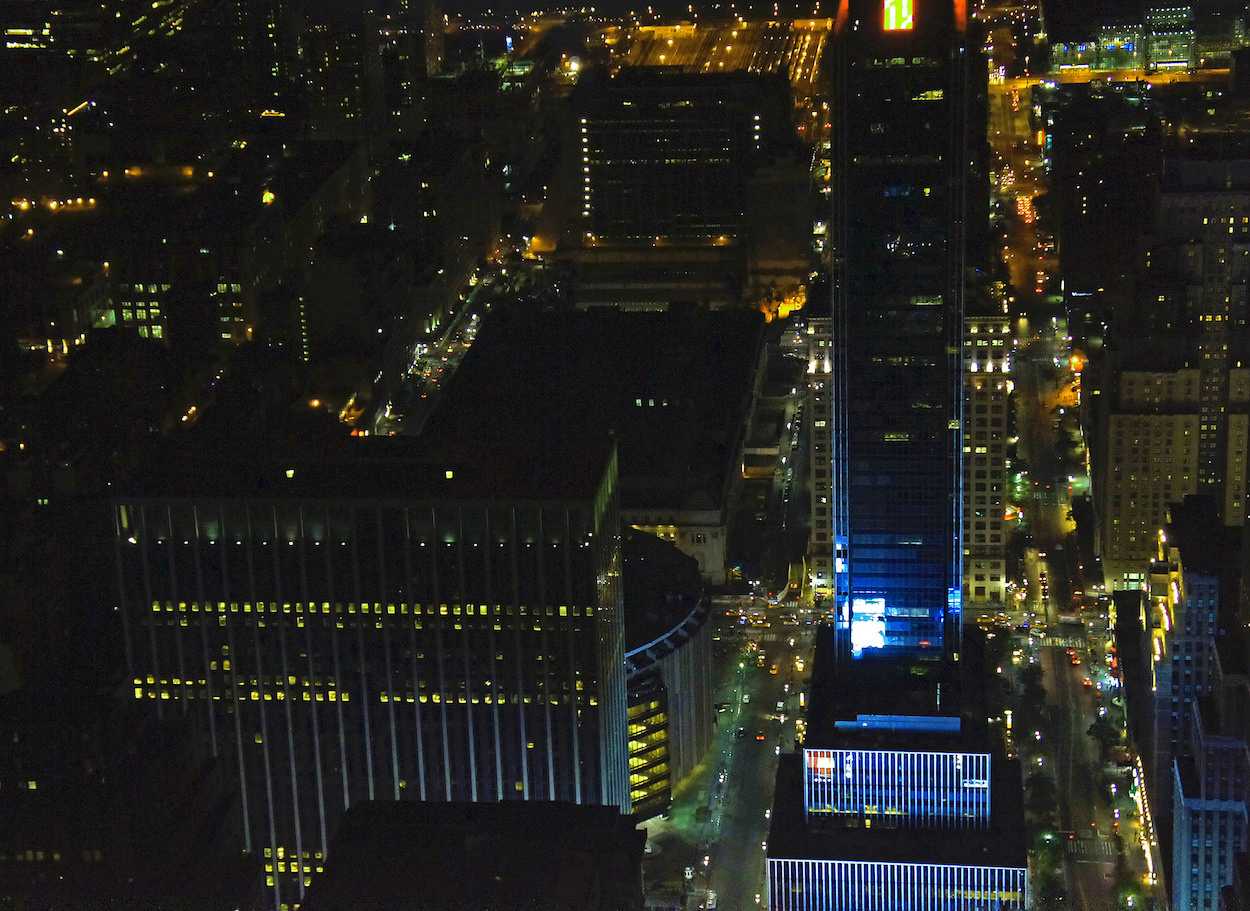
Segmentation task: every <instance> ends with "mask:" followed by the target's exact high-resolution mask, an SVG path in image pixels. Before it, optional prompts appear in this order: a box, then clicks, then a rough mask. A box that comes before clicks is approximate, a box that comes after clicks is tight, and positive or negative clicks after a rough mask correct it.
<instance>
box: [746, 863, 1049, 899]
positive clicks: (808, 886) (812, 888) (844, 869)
mask: <svg viewBox="0 0 1250 911" xmlns="http://www.w3.org/2000/svg"><path fill="white" fill-rule="evenodd" d="M1028 880H1029V871H1028V868H1027V867H998V866H963V865H959V864H917V863H877V862H868V861H855V860H773V859H772V858H769V861H768V907H769V908H774V909H777V911H828V909H843V908H845V909H850V908H855V909H857V911H889V909H892V908H910V909H914V911H937V909H942V911H981V909H983V908H987V907H992V908H1026V907H1029V905H1028V895H1029V888H1028Z"/></svg>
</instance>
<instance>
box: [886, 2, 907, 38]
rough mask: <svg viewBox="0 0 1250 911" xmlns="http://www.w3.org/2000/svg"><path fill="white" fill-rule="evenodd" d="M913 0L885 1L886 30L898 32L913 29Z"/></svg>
mask: <svg viewBox="0 0 1250 911" xmlns="http://www.w3.org/2000/svg"><path fill="white" fill-rule="evenodd" d="M911 20H912V15H911V0H885V30H886V31H887V32H897V31H902V30H910V29H911Z"/></svg>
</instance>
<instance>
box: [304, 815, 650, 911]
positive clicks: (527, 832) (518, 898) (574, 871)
mask: <svg viewBox="0 0 1250 911" xmlns="http://www.w3.org/2000/svg"><path fill="white" fill-rule="evenodd" d="M645 843H646V834H645V833H644V832H643V831H642V830H640V829H636V828H634V824H633V822H632V821H631V820H630V819H629V817H627V816H622V815H621V814H620V813H619V812H618V811H616V810H614V809H613V808H611V807H586V806H575V805H573V804H567V803H546V802H529V803H507V804H504V803H499V804H480V803H451V804H446V803H444V804H438V805H434V804H420V803H392V802H385V801H374V802H371V803H367V804H364V805H362V806H359V807H355V808H353V809H352V810H351V811H349V812H348V813H347V815H346V816H345V817H344V819H343V825H342V828H341V829H340V830H339V834H338V835H336V836H335V838H334V843H333V844H332V845H331V847H330V860H329V864H328V866H327V868H326V873H325V876H324V877H322V878H319V879H318V880H317V884H316V885H315V886H314V887H313V888H312V890H311V891H310V892H309V894H308V898H307V901H306V902H305V903H304V905H303V908H304V911H357V909H360V908H388V909H391V911H539V909H542V911H641V909H642V905H643V896H642V856H643V846H644V844H645Z"/></svg>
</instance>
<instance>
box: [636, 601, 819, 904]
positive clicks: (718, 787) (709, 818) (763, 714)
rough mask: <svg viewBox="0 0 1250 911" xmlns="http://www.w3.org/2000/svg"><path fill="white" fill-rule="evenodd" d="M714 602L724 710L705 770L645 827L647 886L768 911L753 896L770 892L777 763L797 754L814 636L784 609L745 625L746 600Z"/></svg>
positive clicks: (685, 784)
mask: <svg viewBox="0 0 1250 911" xmlns="http://www.w3.org/2000/svg"><path fill="white" fill-rule="evenodd" d="M715 605H716V610H715V614H716V618H717V624H718V629H719V631H720V635H721V637H722V639H721V643H720V644H721V645H722V646H728V647H727V648H726V649H724V657H723V659H722V660H721V661H719V662H718V663H717V667H716V668H715V673H716V674H717V681H718V684H719V685H718V688H717V694H716V701H717V704H718V706H723V711H720V712H719V713H718V716H717V718H718V720H717V730H716V740H715V743H714V745H713V747H712V748H711V749H710V750H709V751H708V757H707V759H706V761H705V762H704V764H703V765H701V766H700V767H699V768H698V769H697V770H696V771H695V772H694V773H692V774H691V775H690V776H688V777H687V779H686V780H685V781H683V782H682V783H681V785H680V786H679V788H678V790H677V793H676V794H675V795H674V800H673V806H672V808H671V809H670V811H669V813H668V814H666V815H667V817H668V818H667V819H664V818H657V819H653V820H650V821H649V822H648V823H646V829H647V833H648V844H649V846H650V850H651V853H650V854H648V855H647V859H646V862H645V864H644V870H643V875H644V877H645V879H646V882H647V884H648V887H649V888H650V887H652V886H653V885H656V884H667V885H670V886H673V887H677V888H687V889H689V893H690V896H691V901H690V903H689V904H688V905H687V907H688V908H690V909H698V908H701V907H705V906H706V905H707V902H708V897H709V895H715V899H716V907H717V908H720V909H731V911H749V909H751V908H757V907H763V904H762V900H761V901H760V902H757V898H756V897H757V895H759V896H762V895H763V894H764V892H765V891H766V890H765V886H764V883H765V875H766V871H765V863H764V858H765V845H764V840H765V838H766V837H767V833H768V826H769V816H768V814H769V813H770V811H771V808H772V803H773V786H774V779H775V777H776V771H777V757H778V755H779V754H780V752H781V750H792V749H793V748H794V738H795V717H796V714H797V711H798V710H799V708H800V706H799V692H800V691H801V689H802V686H803V684H804V682H805V681H806V680H807V679H808V675H809V674H810V671H811V654H810V650H811V643H812V633H811V628H810V627H807V626H799V625H798V624H797V622H795V615H794V614H793V613H786V612H783V611H782V610H779V609H771V610H768V611H767V619H766V621H764V622H767V623H768V624H769V625H768V626H755V627H752V626H749V625H742V624H741V623H740V619H741V617H742V616H743V615H749V611H750V606H751V602H750V600H749V598H737V597H733V598H724V597H722V598H717V599H715ZM727 611H728V612H729V613H730V614H731V616H726V612H727ZM783 617H784V618H785V620H786V621H788V622H783ZM791 642H793V645H792V644H791ZM796 658H797V659H802V660H803V662H804V664H803V668H804V670H803V671H799V670H797V667H798V665H797V664H796V660H795V659H796ZM783 718H784V721H783V720H782V719H783ZM687 867H689V868H691V873H692V878H691V879H690V880H686V879H685V870H686V868H687Z"/></svg>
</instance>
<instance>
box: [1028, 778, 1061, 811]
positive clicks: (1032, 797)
mask: <svg viewBox="0 0 1250 911" xmlns="http://www.w3.org/2000/svg"><path fill="white" fill-rule="evenodd" d="M1058 806H1059V788H1058V787H1057V786H1056V785H1055V780H1054V779H1053V778H1051V777H1050V776H1049V775H1046V774H1044V773H1042V772H1034V773H1033V774H1032V775H1030V776H1029V777H1028V778H1026V779H1025V780H1024V808H1025V809H1026V810H1028V811H1029V813H1030V814H1032V815H1033V816H1034V817H1035V818H1036V819H1037V820H1039V821H1042V820H1049V819H1050V818H1051V817H1052V816H1053V815H1054V813H1055V811H1056V809H1057V808H1058Z"/></svg>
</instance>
